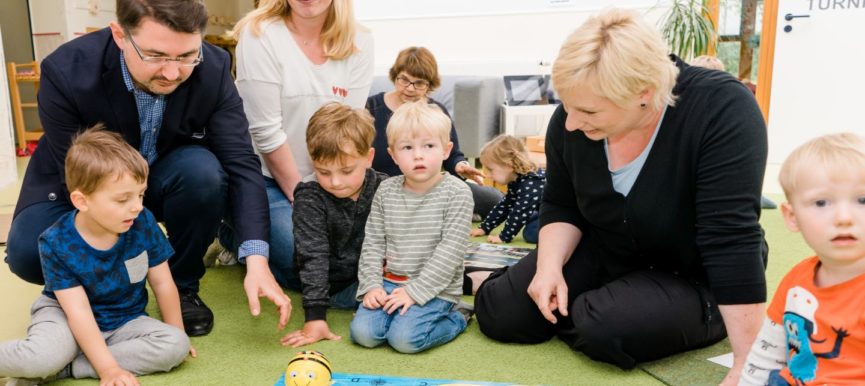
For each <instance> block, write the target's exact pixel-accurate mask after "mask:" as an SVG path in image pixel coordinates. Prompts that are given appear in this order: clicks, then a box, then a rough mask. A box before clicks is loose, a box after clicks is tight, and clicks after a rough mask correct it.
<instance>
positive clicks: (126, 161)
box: [65, 124, 148, 194]
mask: <svg viewBox="0 0 865 386" xmlns="http://www.w3.org/2000/svg"><path fill="white" fill-rule="evenodd" d="M65 171H66V187H67V189H69V192H74V191H76V190H77V191H79V192H81V193H84V194H91V193H93V192H95V191H96V189H97V188H99V185H100V184H101V183H102V182H103V181H105V179H106V178H109V177H112V176H114V177H116V178H120V177H121V176H123V175H125V174H128V175H129V176H131V177H132V178H134V179H135V181H137V182H139V183H143V182H146V181H147V173H148V166H147V161H145V160H144V157H142V156H141V154H140V153H138V150H135V148H133V147H132V146H130V145H129V144H128V143H127V142H126V141H124V140H123V138H122V137H121V136H120V134H118V133H114V132H110V131H107V130H104V126H103V125H102V124H96V125H95V126H93V127H91V128H89V129H87V130H86V131H84V132H82V133H79V134H78V135H76V136H75V138H74V139H72V146H71V147H70V148H69V151H68V152H67V153H66V166H65Z"/></svg>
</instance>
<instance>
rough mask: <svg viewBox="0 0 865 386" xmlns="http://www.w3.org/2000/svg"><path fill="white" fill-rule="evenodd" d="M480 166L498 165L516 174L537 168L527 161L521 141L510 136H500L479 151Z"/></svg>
mask: <svg viewBox="0 0 865 386" xmlns="http://www.w3.org/2000/svg"><path fill="white" fill-rule="evenodd" d="M480 159H481V163H482V164H498V165H502V166H507V167H509V168H511V169H514V173H516V174H526V173H530V172H534V171H537V170H538V166H537V165H535V163H534V162H532V160H531V159H529V152H528V150H526V145H525V144H523V141H521V140H519V139H517V138H516V137H514V136H512V135H506V134H502V135H499V136H497V137H495V138H493V139H492V140H491V141H489V142H487V144H486V145H484V147H483V148H482V149H481V156H480Z"/></svg>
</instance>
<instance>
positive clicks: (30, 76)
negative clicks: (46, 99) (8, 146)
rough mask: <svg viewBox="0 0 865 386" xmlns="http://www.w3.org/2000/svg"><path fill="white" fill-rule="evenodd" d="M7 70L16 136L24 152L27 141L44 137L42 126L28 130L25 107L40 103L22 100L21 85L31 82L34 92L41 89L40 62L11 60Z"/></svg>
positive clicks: (29, 107) (35, 107) (35, 105)
mask: <svg viewBox="0 0 865 386" xmlns="http://www.w3.org/2000/svg"><path fill="white" fill-rule="evenodd" d="M6 71H7V72H8V75H9V91H10V94H11V95H10V97H11V99H12V116H13V117H14V120H15V138H16V142H17V147H18V149H19V150H20V151H22V152H23V151H26V150H27V141H38V140H39V139H40V138H42V128H41V127H38V128H34V129H31V130H27V126H26V123H25V122H24V109H37V108H38V107H39V105H38V104H37V102H22V101H21V87H20V84H22V83H29V84H31V85H32V87H33V91H34V92H38V91H39V62H36V61H33V62H30V63H23V64H16V63H14V62H9V63H7V64H6Z"/></svg>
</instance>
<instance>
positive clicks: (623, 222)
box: [541, 59, 768, 304]
mask: <svg viewBox="0 0 865 386" xmlns="http://www.w3.org/2000/svg"><path fill="white" fill-rule="evenodd" d="M676 65H677V66H678V67H679V69H680V73H679V77H678V79H677V84H676V86H675V88H674V89H673V93H674V95H676V96H677V100H676V105H675V107H668V108H667V112H666V114H665V116H664V120H663V122H662V123H661V126H660V129H659V132H658V134H657V138H656V139H655V143H654V145H653V147H652V149H651V151H650V152H649V156H648V158H647V159H646V162H645V164H644V166H643V168H642V170H641V171H640V174H639V176H638V177H637V180H636V182H635V183H634V186H633V188H632V189H631V191H630V193H629V194H628V196H627V197H625V196H622V195H621V194H619V193H617V192H616V191H615V190H613V185H612V179H611V177H610V173H609V169H608V167H607V158H606V154H605V152H604V143H603V141H592V140H590V139H588V138H586V136H585V135H584V134H583V133H582V132H581V131H579V130H576V131H573V132H568V131H567V130H566V129H565V119H566V118H567V113H565V112H564V110H563V109H562V107H561V106H560V107H559V108H558V109H557V110H556V112H555V114H554V115H553V117H552V119H551V121H550V125H549V129H548V130H547V138H546V155H547V186H546V189H545V191H544V200H543V204H542V205H541V226H543V225H545V224H549V223H554V222H565V223H570V224H573V225H575V226H576V227H578V228H579V229H580V230H581V231H582V232H583V237H584V238H586V237H591V238H593V240H594V241H596V242H597V244H598V245H600V246H601V248H602V249H603V250H604V252H605V256H599V259H600V261H601V264H602V266H603V267H604V269H605V271H606V273H607V274H609V275H610V276H611V277H617V276H620V275H622V274H624V273H627V272H629V271H633V270H638V269H662V270H666V271H669V272H676V273H679V274H681V275H684V276H686V277H688V278H691V279H692V280H694V281H700V280H705V279H708V283H709V286H710V288H711V290H712V292H713V293H714V295H715V298H716V300H717V301H718V302H719V303H720V304H750V303H761V302H764V301H765V300H766V279H765V275H764V269H765V268H764V267H765V263H766V256H767V254H768V246H767V244H766V242H765V239H764V236H763V234H764V232H763V229H762V228H761V227H760V223H759V219H760V194H761V187H762V183H763V173H764V170H765V167H766V154H767V140H766V125H765V123H764V121H763V117H762V115H761V113H760V110H759V109H758V107H757V104H756V102H755V100H754V97H753V95H752V94H751V92H750V91H748V89H747V88H746V87H745V86H744V85H742V83H741V82H739V81H738V80H736V79H735V78H733V77H732V76H730V75H729V74H726V73H723V72H720V71H713V70H707V69H703V68H698V67H690V66H688V65H686V64H684V63H683V62H681V61H680V60H677V59H676Z"/></svg>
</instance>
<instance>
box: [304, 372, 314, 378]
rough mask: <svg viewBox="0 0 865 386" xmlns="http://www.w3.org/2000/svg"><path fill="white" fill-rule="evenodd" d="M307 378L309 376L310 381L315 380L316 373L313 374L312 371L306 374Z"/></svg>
mask: <svg viewBox="0 0 865 386" xmlns="http://www.w3.org/2000/svg"><path fill="white" fill-rule="evenodd" d="M306 376H307V377H308V378H309V379H315V373H314V372H312V371H310V372H308V373H306Z"/></svg>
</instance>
